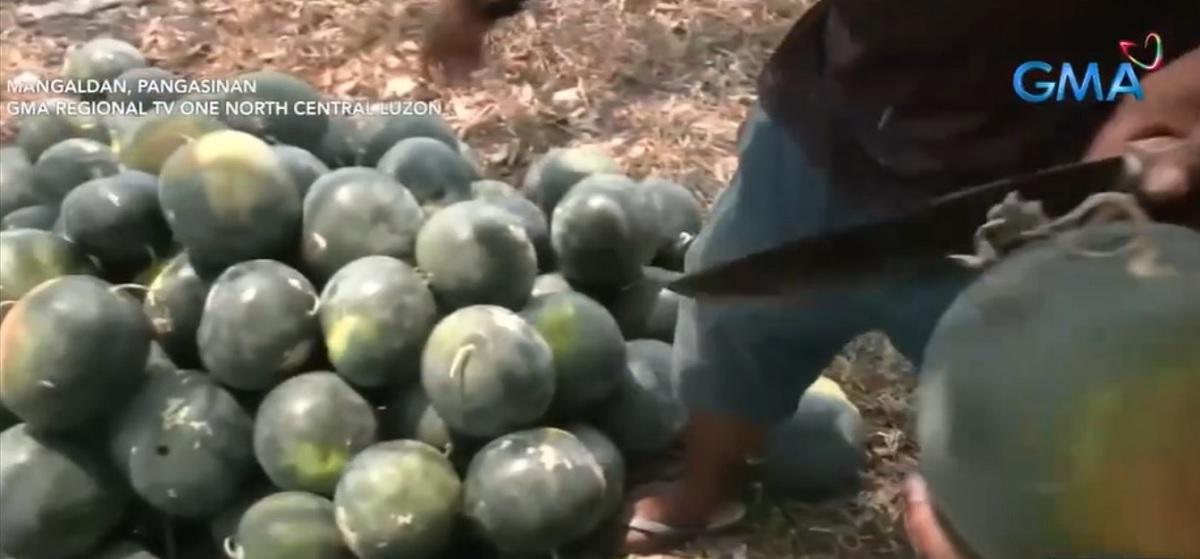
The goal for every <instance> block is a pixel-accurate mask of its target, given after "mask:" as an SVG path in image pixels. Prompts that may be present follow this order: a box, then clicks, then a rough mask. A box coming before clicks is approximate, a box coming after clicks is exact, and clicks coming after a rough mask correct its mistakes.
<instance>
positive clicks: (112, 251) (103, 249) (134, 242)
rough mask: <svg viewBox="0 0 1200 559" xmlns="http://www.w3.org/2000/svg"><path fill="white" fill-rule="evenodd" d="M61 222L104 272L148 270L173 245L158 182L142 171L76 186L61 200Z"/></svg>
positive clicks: (152, 176)
mask: <svg viewBox="0 0 1200 559" xmlns="http://www.w3.org/2000/svg"><path fill="white" fill-rule="evenodd" d="M60 219H61V220H62V224H63V233H64V234H65V236H66V237H67V238H68V239H70V240H71V241H73V242H75V244H77V245H79V247H80V248H81V249H83V251H84V252H86V253H88V254H90V255H92V256H95V257H96V258H98V259H100V262H101V265H102V266H103V267H104V268H105V269H109V268H113V267H120V266H133V267H137V266H146V265H148V264H150V263H151V262H152V261H154V260H155V259H157V255H159V254H164V253H165V252H166V251H167V250H168V249H169V248H170V246H171V230H170V228H168V227H167V220H166V219H165V218H164V217H163V214H162V209H161V208H159V206H158V180H157V179H156V178H155V177H154V175H150V174H148V173H143V172H141V171H122V172H120V173H117V174H115V175H113V176H111V177H104V178H100V179H93V180H90V181H87V182H85V183H83V184H81V185H79V186H78V187H76V188H75V189H74V190H72V191H71V192H70V193H69V194H67V197H66V198H64V199H63V202H62V210H61V213H60Z"/></svg>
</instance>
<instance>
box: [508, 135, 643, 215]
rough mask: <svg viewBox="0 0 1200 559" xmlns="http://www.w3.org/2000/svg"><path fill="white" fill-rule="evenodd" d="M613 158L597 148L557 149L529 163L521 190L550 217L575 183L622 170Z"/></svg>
mask: <svg viewBox="0 0 1200 559" xmlns="http://www.w3.org/2000/svg"><path fill="white" fill-rule="evenodd" d="M620 172H621V169H620V167H619V166H618V165H617V162H616V161H614V160H613V159H612V158H611V157H609V156H608V155H607V154H605V153H604V152H602V151H599V150H597V149H594V148H586V147H583V148H554V149H551V150H550V151H548V152H546V153H545V154H544V155H542V156H541V157H540V158H538V159H537V161H534V163H533V164H532V165H530V167H529V169H528V170H527V171H526V172H525V179H524V182H523V183H522V184H523V188H522V191H523V192H524V193H525V195H526V196H528V197H529V199H530V200H533V202H534V203H535V204H537V205H538V207H540V208H541V209H542V212H543V213H545V214H546V215H548V216H553V215H554V208H556V207H557V206H558V203H559V202H560V201H561V200H562V199H563V197H564V196H566V195H567V192H568V191H570V190H571V188H572V187H574V186H575V184H576V183H578V182H579V181H581V180H583V179H584V178H585V177H587V176H589V175H593V174H596V173H609V174H615V173H620Z"/></svg>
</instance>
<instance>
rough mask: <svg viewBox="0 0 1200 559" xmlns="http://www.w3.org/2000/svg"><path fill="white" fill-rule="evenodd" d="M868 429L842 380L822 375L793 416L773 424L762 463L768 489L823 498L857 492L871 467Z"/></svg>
mask: <svg viewBox="0 0 1200 559" xmlns="http://www.w3.org/2000/svg"><path fill="white" fill-rule="evenodd" d="M865 443H866V430H865V426H864V424H863V419H862V415H861V414H860V413H859V411H858V408H856V407H855V406H854V404H852V403H851V402H850V400H849V399H848V398H846V393H845V392H843V391H842V389H841V387H840V386H838V384H837V383H836V382H834V381H833V380H830V379H828V378H826V377H819V378H818V379H817V381H816V382H815V383H813V385H812V386H811V387H809V389H808V390H807V391H806V392H805V393H804V396H803V397H802V398H800V404H799V405H798V406H797V407H796V412H795V413H794V414H793V415H792V417H790V418H788V419H786V420H784V421H783V422H782V423H779V424H777V425H775V426H774V427H772V428H771V430H770V431H769V432H768V434H767V439H766V443H765V445H764V451H763V456H762V461H761V463H760V464H759V466H758V469H759V471H760V472H761V473H762V480H763V483H764V484H765V485H766V488H767V490H768V491H771V492H772V493H773V494H775V495H779V496H781V497H787V498H791V499H801V500H820V499H826V498H832V497H839V496H844V495H851V494H853V493H854V492H855V491H857V490H858V488H859V483H860V482H861V476H860V474H859V470H860V469H862V468H864V467H866V465H867V464H866V458H867V453H866V446H865Z"/></svg>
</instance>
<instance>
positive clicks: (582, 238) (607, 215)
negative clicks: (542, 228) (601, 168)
mask: <svg viewBox="0 0 1200 559" xmlns="http://www.w3.org/2000/svg"><path fill="white" fill-rule="evenodd" d="M643 197H644V194H643V193H641V191H640V190H639V189H638V186H637V183H635V182H633V181H632V180H630V179H629V178H628V177H625V176H623V175H613V174H595V175H590V176H588V177H587V178H585V179H583V180H581V181H579V183H578V184H576V185H575V186H574V187H572V188H571V191H570V193H568V194H567V195H566V196H565V197H564V198H563V199H562V201H561V202H559V204H558V206H557V207H556V209H555V210H554V215H553V217H552V218H551V224H550V235H551V237H550V240H551V242H552V244H553V246H554V252H555V254H556V255H557V257H558V264H559V266H560V268H561V269H560V271H561V273H562V274H563V277H565V278H567V280H569V281H571V282H572V283H578V284H581V285H588V286H603V287H620V286H625V285H628V284H629V283H631V282H633V281H635V280H637V279H638V278H640V277H642V266H645V265H646V264H648V263H649V262H650V260H651V259H652V258H653V257H654V253H655V251H656V250H657V248H658V247H657V244H656V243H657V240H656V239H657V237H656V235H657V228H656V225H655V224H654V223H653V222H652V220H651V219H650V217H649V215H648V214H647V212H646V208H645V201H644V200H643Z"/></svg>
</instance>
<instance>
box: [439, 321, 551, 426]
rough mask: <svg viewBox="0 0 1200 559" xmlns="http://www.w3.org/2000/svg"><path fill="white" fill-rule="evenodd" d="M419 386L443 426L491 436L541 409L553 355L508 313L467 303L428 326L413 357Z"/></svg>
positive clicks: (530, 419) (528, 420) (547, 398)
mask: <svg viewBox="0 0 1200 559" xmlns="http://www.w3.org/2000/svg"><path fill="white" fill-rule="evenodd" d="M421 385H422V386H423V387H424V389H425V392H426V394H428V395H429V399H430V400H431V401H432V402H433V407H434V409H436V410H437V412H438V414H439V415H441V416H442V418H443V419H445V421H446V423H447V424H448V425H450V427H451V429H453V430H455V431H457V432H460V433H463V434H465V435H468V436H472V437H494V436H498V435H501V434H504V433H507V432H510V431H513V430H514V429H519V428H522V427H525V426H528V425H531V424H533V423H534V422H536V421H537V420H538V419H540V418H541V417H542V416H543V415H544V414H545V413H546V412H547V411H548V410H549V408H550V404H551V403H552V402H553V399H554V392H555V375H554V356H553V353H552V351H551V349H550V345H549V344H547V343H546V340H545V339H544V338H542V335H541V334H539V333H538V332H537V330H535V329H534V328H533V326H531V325H530V324H529V323H528V322H526V321H525V320H524V319H522V318H521V317H520V316H519V315H517V314H516V313H514V312H512V311H510V310H508V309H505V308H503V307H497V306H492V305H476V306H470V307H466V308H463V309H459V310H457V311H454V312H453V313H451V314H450V315H449V316H447V317H446V318H443V319H442V320H441V322H438V324H437V326H436V327H434V329H433V333H432V334H431V335H430V336H429V341H428V342H427V343H426V344H425V351H424V354H423V355H422V358H421Z"/></svg>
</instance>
